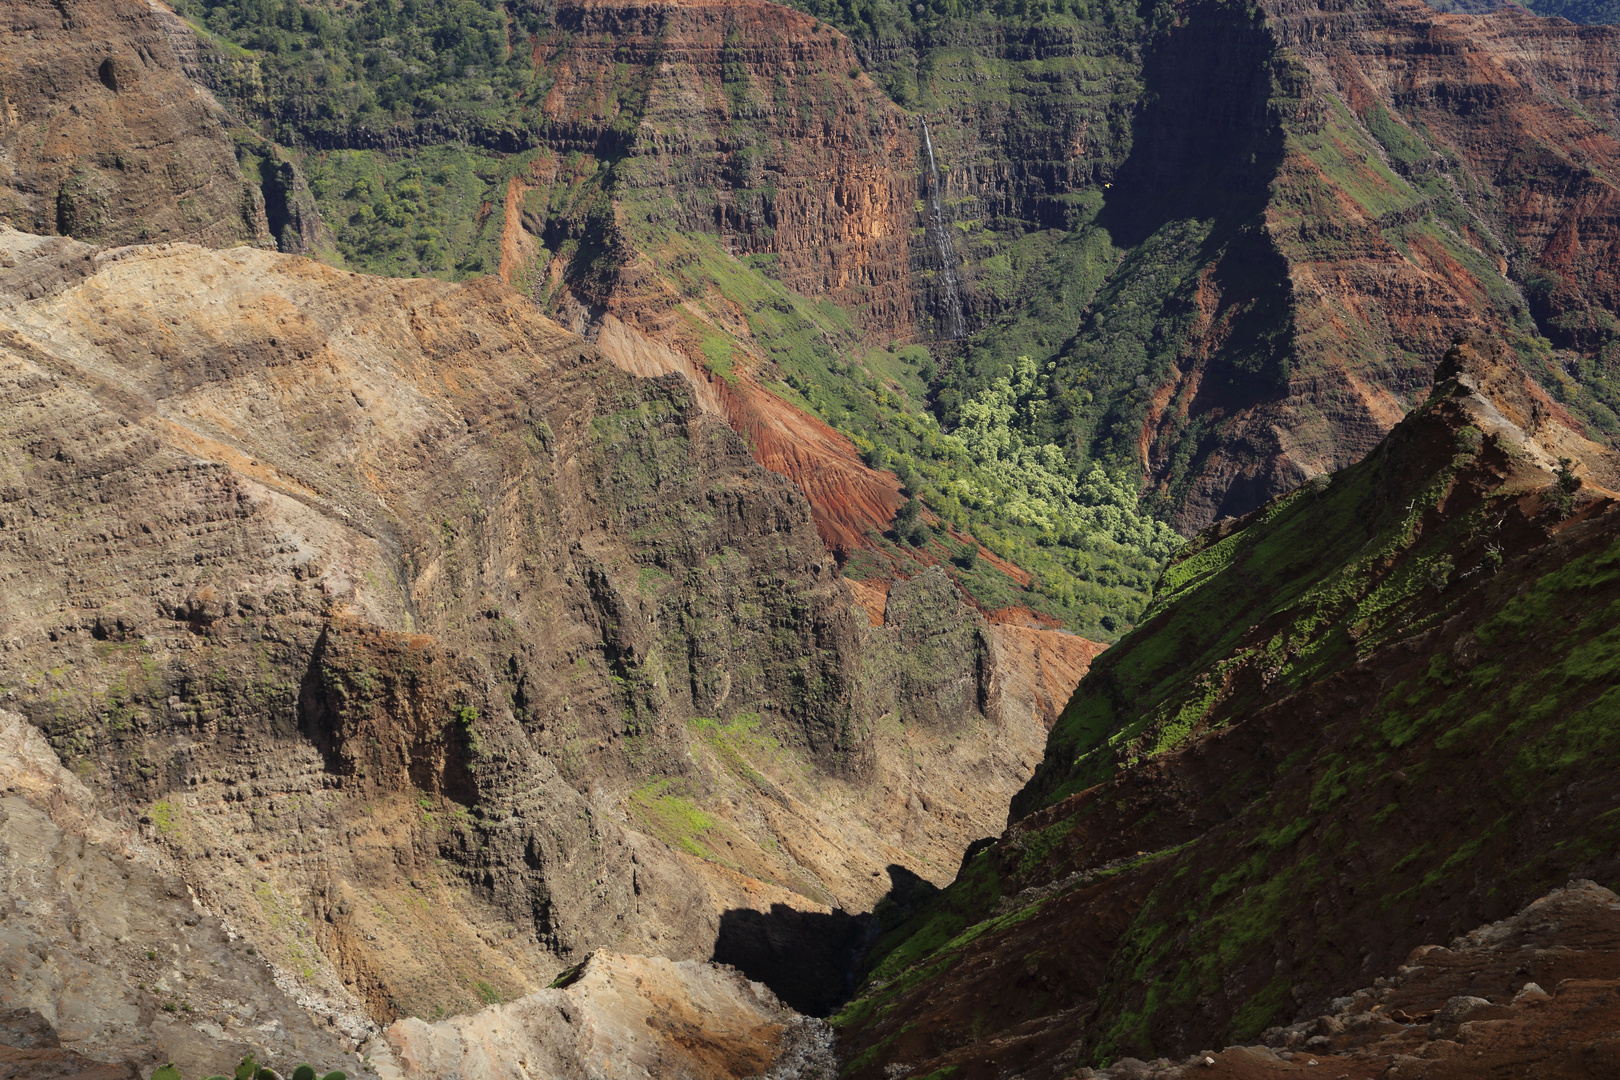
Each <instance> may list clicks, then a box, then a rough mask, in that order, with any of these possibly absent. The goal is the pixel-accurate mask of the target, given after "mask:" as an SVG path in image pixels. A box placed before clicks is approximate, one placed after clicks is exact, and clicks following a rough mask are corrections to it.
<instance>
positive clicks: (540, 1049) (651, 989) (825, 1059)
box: [368, 951, 837, 1080]
mask: <svg viewBox="0 0 1620 1080" xmlns="http://www.w3.org/2000/svg"><path fill="white" fill-rule="evenodd" d="M368 1053H369V1054H370V1056H371V1057H372V1059H373V1060H374V1061H375V1062H376V1063H377V1066H378V1068H379V1071H380V1072H381V1073H382V1075H383V1077H384V1078H385V1080H393V1078H394V1077H396V1076H398V1077H401V1078H403V1080H439V1078H442V1077H448V1076H462V1077H466V1078H468V1080H473V1078H477V1080H526V1078H531V1077H542V1078H550V1077H565V1076H567V1077H574V1076H583V1077H589V1078H590V1080H607V1078H608V1077H619V1078H626V1080H629V1078H635V1077H651V1078H657V1077H675V1076H679V1077H690V1078H691V1080H733V1078H735V1080H743V1078H746V1077H760V1076H766V1075H771V1076H794V1077H797V1076H807V1077H808V1076H814V1075H817V1074H816V1073H814V1072H810V1071H809V1070H811V1069H816V1068H819V1069H821V1070H822V1073H821V1075H827V1076H831V1075H833V1073H835V1072H836V1070H837V1062H836V1060H835V1058H834V1057H833V1055H832V1033H831V1031H830V1030H829V1029H828V1028H827V1026H826V1025H825V1024H824V1023H822V1022H820V1021H817V1020H808V1019H806V1018H805V1017H802V1016H799V1015H798V1014H796V1013H794V1012H793V1011H792V1010H791V1009H788V1008H786V1007H784V1006H783V1005H782V1004H781V1003H780V1002H779V1001H777V1000H776V998H775V996H774V995H773V994H772V993H771V992H770V991H769V990H767V989H765V987H763V986H761V985H760V984H758V983H751V982H749V981H748V980H747V979H745V978H743V977H742V976H740V975H738V974H737V973H736V972H735V971H733V970H731V969H729V968H724V967H718V966H716V965H713V964H701V963H697V962H695V961H691V960H685V961H681V962H679V963H676V962H673V961H670V960H665V959H662V958H658V957H651V958H649V957H645V956H626V955H623V954H618V953H609V952H606V951H599V952H596V953H593V954H592V955H591V956H590V957H589V958H587V959H586V960H585V962H584V963H583V964H582V965H581V966H580V968H579V969H578V970H577V972H575V973H574V974H572V975H570V977H569V980H568V982H567V985H566V986H565V987H564V988H561V989H553V990H541V991H539V992H538V993H534V994H530V995H529V996H528V997H525V998H521V999H520V1000H518V1001H514V1002H511V1003H509V1004H506V1005H497V1006H494V1007H492V1008H489V1009H485V1010H483V1011H482V1012H479V1013H475V1014H473V1015H471V1016H461V1017H457V1018H455V1019H453V1020H447V1021H442V1022H439V1023H434V1024H429V1023H425V1022H423V1021H421V1020H415V1019H411V1020H399V1021H396V1022H395V1023H394V1024H392V1025H390V1026H389V1027H388V1029H387V1030H386V1031H384V1032H383V1033H382V1035H381V1036H380V1037H379V1038H378V1039H377V1040H376V1041H375V1042H374V1043H373V1044H372V1045H371V1047H369V1048H368ZM789 1070H791V1071H789Z"/></svg>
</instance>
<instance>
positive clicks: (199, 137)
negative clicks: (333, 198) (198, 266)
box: [0, 0, 273, 247]
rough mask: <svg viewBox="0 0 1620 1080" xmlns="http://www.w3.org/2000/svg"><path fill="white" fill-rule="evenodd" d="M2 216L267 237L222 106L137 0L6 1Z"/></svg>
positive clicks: (109, 231) (69, 228)
mask: <svg viewBox="0 0 1620 1080" xmlns="http://www.w3.org/2000/svg"><path fill="white" fill-rule="evenodd" d="M0 20H3V26H4V33H5V35H6V47H5V50H4V55H0V222H5V223H7V224H10V225H12V226H14V227H16V228H19V229H25V230H27V231H29V232H34V233H45V234H50V233H60V234H62V235H69V236H76V237H78V238H80V239H83V240H90V241H94V242H98V243H104V244H119V243H132V242H142V241H152V242H157V241H168V240H184V241H189V242H191V243H198V244H207V245H210V246H216V247H224V246H228V245H231V244H240V243H248V244H259V245H261V246H262V245H265V244H272V243H273V241H272V240H271V237H270V232H269V226H268V223H267V221H266V219H265V213H264V205H263V198H262V196H261V195H260V194H259V191H258V189H257V187H256V186H254V185H251V184H249V183H247V182H246V181H245V180H244V179H243V177H242V175H241V173H240V171H239V170H238V168H237V164H236V155H235V152H234V151H233V149H232V147H231V142H230V139H229V138H228V137H227V136H226V133H225V124H226V121H225V116H224V113H223V112H222V110H221V109H220V108H219V106H218V104H217V103H215V102H214V100H213V99H212V97H211V96H210V95H209V94H208V92H207V91H205V90H203V89H202V88H201V87H199V86H197V85H195V84H193V83H191V82H190V81H189V80H187V79H186V77H185V74H184V72H183V71H181V68H180V63H179V61H178V59H177V58H176V56H175V54H174V51H173V50H172V49H171V48H170V46H169V42H168V39H167V38H166V37H165V35H164V33H163V31H162V28H161V26H160V24H159V21H158V16H157V15H156V14H154V12H152V11H151V10H149V9H148V8H147V6H146V5H145V4H143V3H137V2H133V0H82V2H81V0H74V2H71V3H62V4H44V3H39V4H35V3H27V2H18V3H10V4H7V5H6V6H5V9H4V12H3V14H0Z"/></svg>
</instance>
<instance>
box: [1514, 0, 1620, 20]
mask: <svg viewBox="0 0 1620 1080" xmlns="http://www.w3.org/2000/svg"><path fill="white" fill-rule="evenodd" d="M1524 6H1525V7H1527V8H1529V9H1530V10H1531V11H1533V12H1535V13H1536V14H1537V15H1556V16H1558V17H1559V18H1562V19H1568V20H1569V21H1570V22H1577V23H1589V24H1602V23H1620V3H1616V2H1615V0H1529V2H1528V3H1526V4H1525V5H1524Z"/></svg>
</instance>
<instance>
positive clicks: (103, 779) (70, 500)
mask: <svg viewBox="0 0 1620 1080" xmlns="http://www.w3.org/2000/svg"><path fill="white" fill-rule="evenodd" d="M0 243H3V245H4V252H5V258H6V260H8V261H9V262H10V263H11V264H12V265H11V266H10V267H9V268H7V269H6V270H5V271H4V272H3V273H0V305H3V306H0V335H3V337H0V364H3V365H4V367H3V369H0V380H3V381H0V393H3V394H4V397H5V406H4V409H3V411H0V415H3V416H4V417H5V418H6V426H5V429H4V435H3V437H4V440H5V446H6V452H5V454H4V458H3V461H4V464H3V465H0V490H3V492H4V496H3V498H4V502H3V503H0V505H3V506H4V510H3V511H0V520H3V524H0V574H4V575H5V580H6V581H7V588H6V589H5V590H4V592H3V594H0V643H3V645H0V687H3V689H0V694H4V695H5V700H6V702H7V703H8V705H10V706H12V707H15V708H16V709H18V710H19V711H20V712H22V713H24V714H25V715H27V716H28V718H29V720H30V721H31V722H32V723H34V724H35V725H36V726H38V727H39V728H40V729H41V730H43V731H44V732H46V734H47V735H48V737H49V738H50V740H51V742H52V745H53V746H54V748H55V749H56V752H57V753H59V754H60V755H61V756H62V757H63V759H64V760H65V761H67V762H68V763H69V764H70V765H71V767H73V768H74V769H77V770H79V771H80V772H82V773H83V774H84V775H85V776H86V777H87V779H88V780H89V781H90V782H91V783H92V786H94V787H96V788H97V789H98V790H100V791H103V792H105V793H106V795H107V797H108V798H109V799H110V800H111V805H113V806H117V807H120V808H122V809H124V810H125V811H127V812H128V813H129V814H131V815H132V816H134V817H138V818H141V819H143V826H142V831H143V834H144V835H145V836H146V837H147V838H148V839H149V840H150V841H151V842H153V843H154V844H157V845H159V846H161V847H162V848H163V849H165V850H166V851H167V852H169V854H170V856H171V857H173V858H175V859H176V860H177V861H178V865H179V866H180V867H181V868H182V870H183V872H184V874H185V876H186V878H187V880H188V882H189V883H190V884H192V886H193V887H194V888H195V889H196V890H197V892H198V895H199V896H200V897H201V898H202V900H203V901H204V902H205V903H207V904H208V905H209V906H210V907H211V909H212V910H215V911H217V912H218V913H219V914H220V915H221V916H222V917H224V918H226V919H228V920H229V921H230V923H231V925H233V926H235V927H237V928H238V929H239V930H240V932H242V933H244V934H247V935H249V936H250V938H251V940H253V941H254V942H255V943H256V944H257V946H258V947H259V948H260V949H261V951H262V952H264V953H267V954H268V955H269V956H270V957H271V958H272V960H273V961H274V962H275V963H276V964H277V965H278V968H279V970H281V971H282V972H283V973H284V974H285V975H286V976H287V977H288V978H289V979H292V980H293V981H294V982H295V983H297V984H298V985H300V986H302V987H304V988H305V990H306V991H307V992H309V993H310V994H312V995H314V996H315V997H316V998H319V999H320V1000H323V1001H326V1002H327V1003H328V1007H329V1008H330V1009H331V1010H333V1011H335V1012H337V1013H343V1014H346V1015H347V1014H354V1015H359V1016H364V1017H368V1018H372V1019H376V1020H379V1021H387V1020H392V1019H394V1018H396V1017H398V1016H400V1015H404V1014H418V1015H429V1016H431V1015H434V1014H435V1010H440V1011H442V1013H455V1012H462V1011H466V1010H467V1009H469V1008H473V1007H477V1006H478V1005H480V1004H482V1003H483V1002H484V1001H488V1000H490V999H491V998H492V997H499V998H502V999H512V998H515V997H518V996H521V995H522V994H525V993H528V992H530V991H532V990H534V989H537V988H538V987H539V986H543V985H545V984H546V983H547V982H549V981H550V979H551V977H552V976H553V975H554V974H555V973H556V971H557V970H558V969H560V968H561V967H563V966H564V965H565V964H566V963H568V962H569V961H570V960H572V959H574V958H577V956H578V955H579V954H582V953H584V952H587V951H589V950H590V949H593V948H595V947H597V946H599V945H601V944H604V943H612V944H613V945H614V946H615V947H617V948H624V949H632V950H637V951H643V952H647V953H653V954H663V955H669V956H673V957H677V958H685V957H698V958H704V957H708V956H709V955H711V954H712V952H713V951H714V949H715V947H716V942H717V941H718V940H719V938H720V936H721V931H722V929H723V928H724V927H725V926H727V925H730V924H729V923H728V922H727V920H728V917H729V918H730V919H731V922H732V923H735V922H736V920H737V916H736V915H734V914H733V913H736V912H754V913H763V914H766V915H769V914H770V913H772V912H773V911H775V910H777V909H778V908H781V909H782V910H796V911H800V912H808V913H813V914H828V915H830V913H831V909H832V908H833V907H842V908H844V909H846V910H854V911H859V910H865V909H867V908H869V907H870V906H871V905H872V904H873V903H874V902H875V901H876V900H877V899H879V898H880V897H881V896H883V895H884V893H885V892H886V891H887V890H888V889H889V888H890V882H891V875H892V874H894V873H899V872H901V871H903V872H904V873H907V874H914V875H917V876H921V877H923V878H925V879H927V880H930V881H933V882H935V883H940V884H942V883H944V882H945V881H947V880H949V878H950V876H951V874H952V873H953V872H954V869H955V866H956V864H957V862H958V860H959V858H960V855H961V852H962V850H963V849H964V848H965V847H966V846H967V844H968V843H969V842H970V841H972V840H974V839H977V838H978V837H981V836H984V835H988V834H991V833H993V832H995V831H996V830H998V829H999V828H1000V827H1001V825H1002V821H1003V818H1004V814H1005V807H1006V805H1007V800H1008V799H1010V798H1011V796H1012V793H1013V792H1014V791H1015V790H1017V788H1018V786H1019V785H1020V784H1022V783H1023V781H1024V779H1025V778H1027V776H1028V775H1029V773H1030V771H1031V770H1032V769H1033V767H1034V764H1035V762H1036V760H1037V759H1038V757H1039V754H1040V747H1041V739H1042V734H1043V732H1044V723H1043V718H1042V715H1041V709H1040V707H1039V705H1038V704H1037V702H1036V701H1035V700H1034V699H1035V698H1036V697H1038V696H1039V694H1040V693H1042V692H1049V693H1055V690H1047V691H1041V690H1040V689H1039V687H1036V686H1034V684H1033V683H1030V679H1031V678H1035V679H1036V681H1039V680H1040V679H1043V678H1045V677H1046V676H1044V675H1034V676H1032V675H1029V674H1024V675H1017V676H1014V675H1012V674H1010V673H1011V672H1013V670H1014V668H1015V667H1016V665H1013V664H1011V663H1010V662H1005V661H1004V660H1003V659H1002V657H1003V655H1004V654H1007V653H1008V650H1007V649H1005V648H1003V646H1001V645H998V644H997V642H996V639H995V637H994V634H993V633H992V631H991V630H990V628H987V627H984V626H983V624H982V621H981V620H980V619H979V617H978V616H977V614H976V613H975V612H973V611H972V610H971V609H969V608H967V607H966V606H965V605H963V604H962V602H961V601H960V599H959V597H958V596H957V594H956V593H955V591H954V589H953V588H952V587H951V585H950V583H949V581H948V580H947V579H945V577H944V576H943V575H942V574H937V573H935V574H928V575H923V576H922V577H921V578H918V579H915V580H914V581H912V582H907V583H904V584H903V585H897V586H896V587H895V589H894V590H893V591H892V592H891V596H890V599H889V602H888V613H887V615H886V617H885V624H884V625H883V626H880V627H873V626H872V625H871V620H870V618H869V616H868V614H867V613H866V612H865V611H863V610H861V609H859V608H858V607H856V606H855V605H854V604H853V602H852V601H851V600H850V598H849V596H848V594H847V593H846V592H845V590H844V589H843V587H842V585H841V583H840V582H839V581H838V579H837V577H836V574H835V572H834V571H833V569H832V566H831V563H830V560H829V559H828V558H827V556H826V554H825V551H824V548H823V546H822V542H821V539H820V537H819V536H818V535H817V533H816V530H815V523H814V521H813V519H812V515H811V512H810V509H809V507H808V505H807V504H806V503H805V502H804V500H803V499H802V498H801V497H800V496H799V495H798V494H797V493H796V492H795V491H794V490H793V488H792V487H791V486H790V485H789V484H788V482H787V481H786V480H784V479H782V478H780V477H777V476H774V475H772V474H771V473H769V472H767V471H765V470H763V469H761V468H759V467H758V466H757V465H755V464H754V463H753V462H752V461H750V460H749V457H748V454H747V452H746V450H745V449H744V447H743V445H742V443H741V441H740V440H739V439H738V438H737V437H736V436H735V435H734V434H733V433H732V432H731V431H730V430H729V429H728V428H727V427H726V426H725V425H724V424H723V423H721V422H719V421H718V420H717V419H713V418H710V417H709V416H708V415H707V414H705V413H704V412H703V411H702V410H701V409H699V408H698V407H697V405H696V404H695V402H694V401H693V397H692V395H691V394H690V393H689V392H688V391H687V389H686V384H685V383H684V382H683V381H681V380H679V379H676V378H671V377H665V378H663V379H660V380H656V381H649V380H644V379H639V378H636V377H633V376H630V375H628V374H626V373H624V372H622V371H620V370H619V369H617V368H616V367H615V366H614V365H612V364H611V363H608V362H607V361H605V360H604V359H602V358H601V357H600V355H599V354H598V353H597V352H596V351H595V350H593V349H592V348H591V347H589V346H588V345H586V344H585V343H584V342H582V341H581V340H580V339H578V338H576V337H573V336H572V335H570V334H567V333H566V332H564V331H562V330H561V329H559V328H558V327H557V326H556V325H555V324H552V323H550V322H548V321H547V320H545V319H543V318H542V317H540V316H538V315H537V314H535V313H534V311H533V309H532V307H531V306H530V305H528V304H527V303H526V302H525V301H524V300H523V298H522V297H520V296H518V295H517V294H516V293H513V292H511V291H510V290H508V289H506V288H505V287H504V286H502V285H501V284H500V283H499V282H497V281H494V280H487V281H484V282H481V283H479V284H477V285H474V286H455V285H449V284H445V283H441V282H431V281H410V282H407V281H387V280H377V279H368V278H362V277H358V276H356V275H351V274H345V273H342V272H339V271H335V270H332V269H330V268H328V267H324V266H321V265H319V264H316V263H312V262H308V261H306V260H302V259H297V258H292V257H287V256H280V255H275V254H271V253H266V252H259V251H254V250H250V249H235V250H229V251H208V250H205V249H202V248H197V247H192V246H187V245H179V246H173V247H169V248H131V249H124V250H120V251H114V252H102V251H98V250H97V249H94V248H91V247H89V246H87V245H82V244H77V243H74V242H72V241H68V240H64V239H61V238H42V237H34V236H27V235H24V234H19V233H15V232H9V231H8V232H4V233H0ZM1076 640H1078V639H1076ZM1013 651H1016V650H1013ZM1004 667H1005V669H1006V670H1007V671H1008V672H1009V674H1008V675H1007V676H1003V674H1002V671H1003V668H1004ZM1030 670H1031V671H1034V670H1035V669H1034V668H1031V669H1030ZM1070 670H1072V669H1070ZM1019 680H1022V681H1019ZM1026 683H1030V687H1029V688H1026V686H1025V684H1026ZM1015 686H1016V688H1014V689H1011V690H1009V688H1012V687H1015ZM891 867H892V868H895V869H894V870H892V871H891V870H890V868H891ZM840 947H842V946H840ZM829 957H830V958H829V959H828V960H827V962H826V965H825V967H824V971H825V973H826V976H827V978H829V979H833V980H835V983H836V982H839V981H841V980H842V978H843V974H842V970H841V969H840V968H839V967H838V964H839V963H842V961H841V960H839V959H837V958H836V957H832V956H831V954H829ZM764 973H765V972H762V971H755V972H754V974H755V975H756V976H757V975H760V974H764Z"/></svg>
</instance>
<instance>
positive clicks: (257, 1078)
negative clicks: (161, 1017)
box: [152, 1054, 348, 1080]
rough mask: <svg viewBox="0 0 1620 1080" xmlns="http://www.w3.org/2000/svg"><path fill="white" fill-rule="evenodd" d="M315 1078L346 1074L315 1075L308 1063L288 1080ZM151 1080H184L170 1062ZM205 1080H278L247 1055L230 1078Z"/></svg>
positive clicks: (341, 1078) (341, 1079)
mask: <svg viewBox="0 0 1620 1080" xmlns="http://www.w3.org/2000/svg"><path fill="white" fill-rule="evenodd" d="M317 1077H318V1078H319V1080H348V1077H347V1074H345V1073H344V1072H343V1071H342V1070H341V1069H333V1070H332V1071H330V1072H327V1073H324V1074H322V1073H317V1072H316V1071H315V1066H313V1065H310V1064H308V1063H305V1064H302V1065H299V1066H297V1067H296V1068H294V1069H293V1071H292V1073H291V1074H290V1076H289V1077H288V1080H317ZM152 1080H184V1078H183V1077H182V1076H181V1075H180V1070H179V1069H178V1068H176V1067H175V1064H174V1062H172V1061H171V1062H169V1064H167V1065H160V1066H159V1067H158V1068H157V1069H155V1070H153V1072H152ZM205 1080H278V1074H277V1073H276V1071H275V1070H273V1069H271V1068H270V1066H268V1065H260V1064H259V1063H258V1062H257V1061H256V1060H255V1059H254V1055H252V1054H249V1055H248V1056H247V1057H245V1058H243V1059H242V1060H241V1061H240V1062H238V1063H237V1066H236V1069H235V1070H234V1071H233V1072H232V1074H231V1075H230V1076H225V1075H222V1074H215V1075H213V1076H209V1077H206V1078H205Z"/></svg>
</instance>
